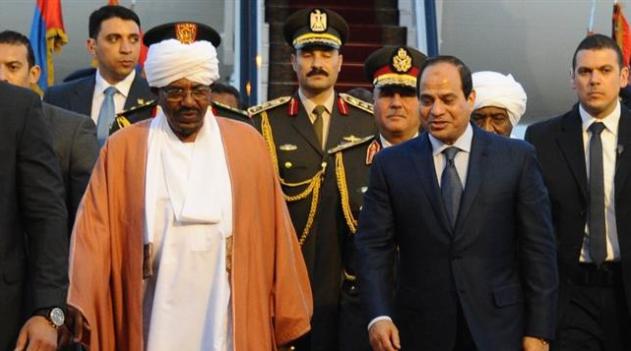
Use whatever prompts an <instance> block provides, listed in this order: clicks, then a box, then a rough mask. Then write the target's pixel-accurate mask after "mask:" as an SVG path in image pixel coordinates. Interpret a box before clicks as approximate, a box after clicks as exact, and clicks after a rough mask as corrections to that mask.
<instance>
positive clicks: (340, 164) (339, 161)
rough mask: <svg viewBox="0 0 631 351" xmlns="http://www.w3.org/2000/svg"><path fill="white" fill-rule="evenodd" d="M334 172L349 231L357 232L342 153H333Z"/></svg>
mask: <svg viewBox="0 0 631 351" xmlns="http://www.w3.org/2000/svg"><path fill="white" fill-rule="evenodd" d="M335 174H336V176H337V177H336V178H337V188H338V189H339V190H340V198H341V200H342V212H343V213H344V218H345V219H346V224H347V225H348V229H350V231H351V233H353V234H355V232H357V220H356V219H355V217H353V211H352V210H351V205H350V201H349V196H348V183H347V182H346V170H345V169H344V158H343V157H342V153H341V152H338V153H336V154H335Z"/></svg>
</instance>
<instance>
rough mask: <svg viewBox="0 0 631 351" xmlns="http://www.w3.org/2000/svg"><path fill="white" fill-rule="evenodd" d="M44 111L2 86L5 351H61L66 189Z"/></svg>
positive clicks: (0, 345) (0, 287) (0, 290)
mask: <svg viewBox="0 0 631 351" xmlns="http://www.w3.org/2000/svg"><path fill="white" fill-rule="evenodd" d="M40 106H41V104H40V101H39V98H38V96H37V95H36V94H34V93H32V92H29V91H28V90H25V89H22V88H18V87H14V86H11V85H9V84H6V83H3V82H0V121H2V128H0V150H2V162H0V189H1V190H0V193H1V194H2V195H1V196H0V212H1V213H2V220H0V262H2V264H1V265H0V274H1V275H2V279H0V315H1V316H2V318H0V349H1V350H13V349H16V350H25V349H26V347H27V345H28V346H29V347H30V348H32V349H38V350H39V349H42V350H55V349H56V345H57V330H56V328H59V327H60V326H61V325H62V324H63V319H64V318H63V317H64V315H63V309H64V307H65V300H66V290H67V285H68V273H67V271H68V236H67V235H66V230H67V229H66V226H67V222H66V221H67V218H66V208H65V206H64V201H63V196H64V194H63V192H64V189H63V184H62V181H61V176H60V173H59V165H58V163H57V161H56V158H55V154H54V151H53V147H52V142H51V136H50V132H49V131H48V129H47V127H46V124H45V123H44V121H43V120H42V114H41V108H40ZM27 296H28V298H27ZM20 328H21V329H20ZM18 332H19V336H18ZM38 347H39V348H38Z"/></svg>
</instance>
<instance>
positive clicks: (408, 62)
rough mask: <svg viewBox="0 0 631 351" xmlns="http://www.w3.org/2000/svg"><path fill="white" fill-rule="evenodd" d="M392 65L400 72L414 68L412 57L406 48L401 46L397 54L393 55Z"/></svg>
mask: <svg viewBox="0 0 631 351" xmlns="http://www.w3.org/2000/svg"><path fill="white" fill-rule="evenodd" d="M392 67H394V69H395V71H397V72H399V73H405V72H407V71H409V70H410V68H412V57H411V56H410V54H408V51H407V50H405V49H404V48H399V50H398V51H397V54H396V55H394V56H393V57H392Z"/></svg>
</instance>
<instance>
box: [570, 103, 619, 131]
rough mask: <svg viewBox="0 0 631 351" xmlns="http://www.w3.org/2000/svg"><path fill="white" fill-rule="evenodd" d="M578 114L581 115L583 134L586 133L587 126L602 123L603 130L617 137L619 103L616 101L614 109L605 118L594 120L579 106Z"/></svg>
mask: <svg viewBox="0 0 631 351" xmlns="http://www.w3.org/2000/svg"><path fill="white" fill-rule="evenodd" d="M578 113H579V115H581V120H582V122H583V123H582V127H583V132H587V129H588V128H589V126H591V125H592V123H594V122H602V123H603V124H604V125H605V129H607V130H608V131H610V132H611V133H613V134H614V135H618V122H619V121H620V101H616V108H614V109H613V111H611V113H610V114H608V115H607V116H605V118H594V117H592V115H590V114H589V113H588V112H587V111H585V109H584V108H583V106H582V105H581V104H578Z"/></svg>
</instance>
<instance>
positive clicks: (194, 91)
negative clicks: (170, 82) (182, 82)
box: [162, 85, 210, 102]
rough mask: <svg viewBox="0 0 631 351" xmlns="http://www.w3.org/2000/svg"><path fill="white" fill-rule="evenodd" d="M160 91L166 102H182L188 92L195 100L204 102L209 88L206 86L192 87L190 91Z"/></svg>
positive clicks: (173, 88) (175, 88) (169, 88)
mask: <svg viewBox="0 0 631 351" xmlns="http://www.w3.org/2000/svg"><path fill="white" fill-rule="evenodd" d="M162 91H163V92H164V94H165V95H166V96H167V100H169V101H172V102H177V101H182V100H184V99H185V98H186V96H187V95H188V92H189V91H190V92H191V96H192V97H193V99H195V100H204V99H208V94H210V87H209V86H206V85H198V86H194V87H193V88H191V89H184V88H180V87H164V88H162Z"/></svg>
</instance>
